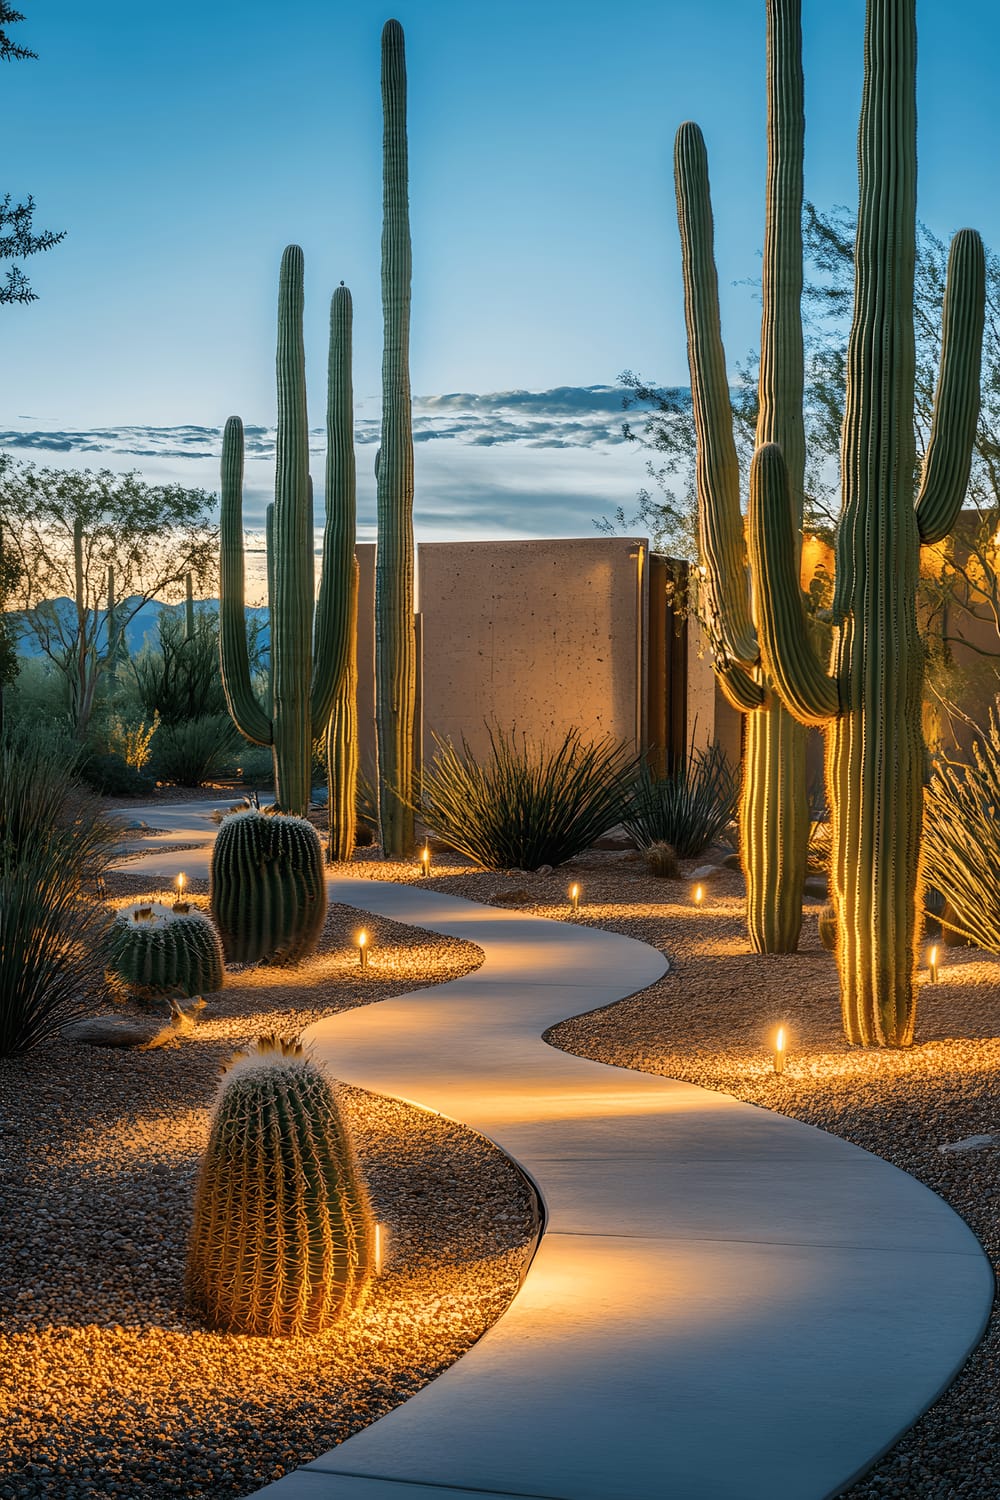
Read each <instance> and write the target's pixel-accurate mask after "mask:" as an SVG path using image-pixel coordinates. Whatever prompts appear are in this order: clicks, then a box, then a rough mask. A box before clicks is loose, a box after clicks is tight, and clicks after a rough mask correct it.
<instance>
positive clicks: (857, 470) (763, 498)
mask: <svg viewBox="0 0 1000 1500" xmlns="http://www.w3.org/2000/svg"><path fill="white" fill-rule="evenodd" d="M865 63H866V66H865V81H864V92H863V98H862V109H861V124H860V129H859V137H858V161H859V174H860V182H859V212H858V238H857V245H856V251H855V303H854V319H853V323H852V327H851V335H850V343H849V348H848V370H847V379H848V388H847V400H846V406H845V416H844V435H843V445H842V458H843V473H842V485H843V512H842V516H841V521H840V526H839V529H838V533H837V581H836V592H835V597H834V611H833V613H834V625H835V628H836V640H835V647H834V657H833V667H832V674H831V675H827V673H826V672H825V671H824V670H823V668H822V666H821V665H820V663H819V662H818V661H817V659H816V657H815V654H814V653H813V651H812V649H811V647H810V644H809V640H808V635H807V632H806V629H805V620H804V617H803V611H802V602H801V595H800V594H799V592H798V588H797V582H798V580H797V566H796V562H797V553H796V547H795V538H794V533H793V531H792V529H791V528H790V526H789V522H788V515H789V503H790V497H789V482H788V479H787V475H786V466H785V462H784V458H783V455H782V451H781V449H780V447H778V446H777V444H775V443H767V444H765V445H764V446H762V447H761V448H760V449H759V450H758V452H757V454H756V455H755V458H754V465H753V471H752V473H751V485H750V540H751V548H750V550H751V561H752V565H753V572H754V585H755V597H756V599H757V603H758V623H759V627H760V634H761V647H762V652H763V656H764V660H765V662H766V664H767V667H768V670H769V671H770V673H771V674H772V676H773V677H774V679H775V681H776V683H777V685H778V687H779V689H780V692H781V694H782V697H783V698H784V700H785V701H786V702H787V703H788V705H789V707H790V708H791V709H792V710H793V712H795V713H796V715H797V716H798V717H799V718H800V719H802V720H803V721H805V722H813V723H826V724H827V725H828V730H827V786H828V792H829V796H830V801H831V811H832V814H833V892H832V894H833V905H834V908H835V912H836V924H837V961H838V967H839V970H840V983H841V1001H842V1009H843V1020H844V1029H845V1032H846V1035H847V1037H848V1040H850V1041H851V1042H855V1043H859V1044H861V1045H864V1046H871V1045H880V1046H907V1045H909V1043H910V1042H911V1041H912V1040H913V1033H914V1025H915V1019H916V1004H915V999H916V997H915V989H914V967H915V940H916V922H917V906H918V901H917V896H918V883H919V843H920V828H921V807H922V760H923V753H922V752H923V747H922V739H921V732H920V709H921V696H922V694H921V688H922V679H923V660H924V653H923V649H922V646H921V643H920V640H919V637H918V634H917V620H916V587H917V573H918V565H919V547H920V543H921V542H925V543H928V542H935V541H940V540H941V539H942V538H943V537H944V536H945V535H946V534H947V532H948V531H949V530H950V528H951V526H952V524H953V522H954V519H955V517H956V516H957V514H958V512H959V510H960V508H961V505H962V499H963V497H964V494H965V490H966V486H967V483H968V476H969V464H970V459H971V453H972V443H973V438H974V435H975V424H976V417H977V414H978V408H979V352H980V347H981V341H982V325H983V306H984V298H985V291H984V281H985V271H984V257H983V249H982V244H981V242H980V240H979V237H978V236H977V235H975V234H974V233H972V232H971V231H969V230H963V231H961V232H960V233H959V234H958V235H957V236H956V238H955V241H954V243H953V246H952V252H951V258H950V262H949V269H948V283H947V291H946V296H945V310H944V325H943V335H942V357H941V369H940V374H939V380H938V390H937V396H936V399H935V410H934V422H933V427H932V432H931V439H930V443H929V445H928V449H927V453H926V456H925V460H924V471H923V476H922V479H921V485H920V491H919V494H918V496H917V500H916V505H914V499H913V478H912V476H913V472H914V462H915V449H914V428H913V394H914V339H913V265H914V238H915V211H916V108H915V76H916V26H915V18H914V4H913V0H869V4H868V10H867V18H866V35H865Z"/></svg>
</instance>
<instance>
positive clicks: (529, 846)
mask: <svg viewBox="0 0 1000 1500" xmlns="http://www.w3.org/2000/svg"><path fill="white" fill-rule="evenodd" d="M489 738H490V753H489V755H488V756H486V757H484V758H483V759H482V760H477V759H476V757H475V755H474V754H473V752H472V751H471V750H470V748H469V746H468V744H467V742H466V741H465V740H464V739H463V740H462V748H461V751H458V750H456V748H455V746H454V745H453V744H452V743H451V742H450V741H444V740H437V741H436V743H437V749H436V751H435V754H434V757H433V759H432V761H431V764H430V766H429V767H427V768H426V769H425V771H424V774H423V782H422V793H423V803H422V808H421V813H422V817H423V820H424V822H425V823H426V824H427V826H428V828H430V829H431V830H432V832H434V833H436V834H437V835H438V836H439V837H440V838H441V839H443V840H444V842H445V843H447V844H449V845H450V846H451V848H453V849H457V850H458V851H459V853H461V854H467V855H468V856H469V858H470V859H474V860H475V861H476V863H477V864H480V865H483V866H484V867H485V868H486V869H488V870H511V869H518V870H537V869H538V867H539V866H540V865H559V864H562V863H563V862H564V861H565V860H567V859H572V857H573V856H574V855H575V854H579V853H580V852H581V850H583V849H586V848H587V847H588V845H590V844H592V843H593V842H594V840H595V839H598V838H600V837H601V835H602V834H604V833H607V831H608V829H609V828H613V827H614V825H615V824H616V823H618V822H620V821H621V815H622V809H623V806H624V802H625V796H626V788H627V787H628V785H629V783H630V780H631V777H632V776H633V774H634V771H635V765H636V762H635V759H634V757H633V756H632V754H631V752H630V750H629V748H628V746H627V745H625V744H622V743H621V742H620V741H618V740H615V739H614V738H612V737H611V736H610V735H607V736H605V737H604V738H603V739H600V740H595V741H593V742H589V741H585V740H584V739H583V738H582V736H581V733H580V731H579V730H577V729H570V730H568V731H567V733H566V734H565V736H564V737H563V740H562V742H561V743H560V744H559V745H558V746H556V748H555V749H547V748H546V747H544V746H542V745H536V744H534V743H532V742H531V741H530V740H529V739H528V738H527V736H526V735H520V736H519V735H518V734H517V732H516V730H511V731H510V732H509V733H508V732H506V731H503V730H501V729H499V728H497V727H496V726H490V727H489Z"/></svg>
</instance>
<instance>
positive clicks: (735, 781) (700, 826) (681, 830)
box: [621, 745, 740, 859]
mask: <svg viewBox="0 0 1000 1500" xmlns="http://www.w3.org/2000/svg"><path fill="white" fill-rule="evenodd" d="M739 790H740V782H739V776H738V774H737V772H736V771H735V770H734V769H733V767H732V766H731V765H730V763H729V761H728V759H727V758H726V755H725V753H724V752H723V751H722V749H720V747H719V746H718V745H712V746H711V748H710V749H708V750H692V752H691V754H690V755H689V756H688V758H687V761H686V762H685V763H684V765H683V766H680V767H678V769H677V770H676V771H673V772H671V773H670V774H669V775H667V776H660V777H657V776H655V775H654V774H653V772H652V771H651V770H650V769H649V767H648V766H646V765H644V766H642V767H641V768H640V771H639V774H638V776H637V777H636V779H635V782H634V784H633V786H632V788H631V792H630V795H629V797H628V801H627V804H626V806H625V808H624V811H623V815H622V819H621V821H622V823H623V824H624V825H625V827H626V828H627V830H628V832H629V833H630V834H631V835H632V838H633V839H634V840H635V843H636V845H637V847H638V848H640V849H650V848H652V847H653V846H654V845H656V844H658V843H666V844H670V845H671V846H672V847H673V849H674V852H675V853H676V854H677V855H678V857H679V858H680V859H692V858H693V857H694V856H695V855H697V854H701V853H702V852H703V850H705V849H707V848H708V846H709V844H711V843H712V842H713V841H714V840H716V839H718V838H719V836H720V835H721V834H722V833H723V832H724V831H725V829H726V828H727V827H728V825H729V824H730V823H731V822H732V821H733V817H734V815H735V812H736V801H737V798H738V796H739Z"/></svg>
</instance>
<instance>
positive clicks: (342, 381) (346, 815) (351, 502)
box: [323, 282, 358, 860]
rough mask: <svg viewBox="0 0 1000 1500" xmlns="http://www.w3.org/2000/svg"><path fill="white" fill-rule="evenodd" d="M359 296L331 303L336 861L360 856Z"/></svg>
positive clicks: (331, 773) (329, 568) (330, 760)
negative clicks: (337, 666) (355, 369)
mask: <svg viewBox="0 0 1000 1500" xmlns="http://www.w3.org/2000/svg"><path fill="white" fill-rule="evenodd" d="M352 316H353V310H352V305H351V294H350V292H349V291H348V290H347V288H346V287H345V286H344V284H343V282H341V284H340V286H339V287H337V289H336V291H335V292H334V294H333V300H332V302H331V303H330V367H329V400H328V402H327V417H326V435H327V445H326V493H327V514H328V516H329V521H328V525H327V554H326V556H325V557H324V562H323V575H324V577H327V576H329V577H331V578H332V577H335V578H336V579H337V591H336V593H337V606H338V609H339V610H340V611H341V616H342V617H341V619H340V620H339V621H338V628H339V630H341V631H342V632H343V636H344V638H345V639H346V641H347V667H346V671H345V672H344V673H343V675H342V676H341V678H340V683H339V687H338V688H337V691H336V695H335V697H334V699H333V701H332V704H331V709H332V712H331V714H330V717H329V728H328V730H327V744H326V750H327V785H328V788H329V799H328V808H329V840H328V844H327V853H328V855H329V857H330V858H331V859H332V860H345V859H350V857H351V855H352V853H353V852H354V835H355V827H356V817H357V814H356V809H355V803H356V799H357V780H358V741H357V734H358V715H357V691H358V642H357V637H358V564H357V560H356V558H355V556H354V536H355V517H356V510H357V476H356V469H355V461H354V392H353V385H352V380H351V324H352Z"/></svg>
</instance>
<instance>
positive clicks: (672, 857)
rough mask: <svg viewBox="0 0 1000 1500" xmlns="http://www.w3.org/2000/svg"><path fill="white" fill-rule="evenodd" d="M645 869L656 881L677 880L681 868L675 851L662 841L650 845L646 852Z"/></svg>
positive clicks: (671, 845) (671, 846)
mask: <svg viewBox="0 0 1000 1500" xmlns="http://www.w3.org/2000/svg"><path fill="white" fill-rule="evenodd" d="M646 868H647V869H648V871H649V873H650V875H655V876H656V878H657V880H679V879H680V873H681V867H680V865H679V864H678V863H677V850H676V849H675V848H674V846H673V844H668V843H666V842H665V840H663V839H659V840H657V842H656V843H655V844H650V846H649V848H648V849H647V850H646Z"/></svg>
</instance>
